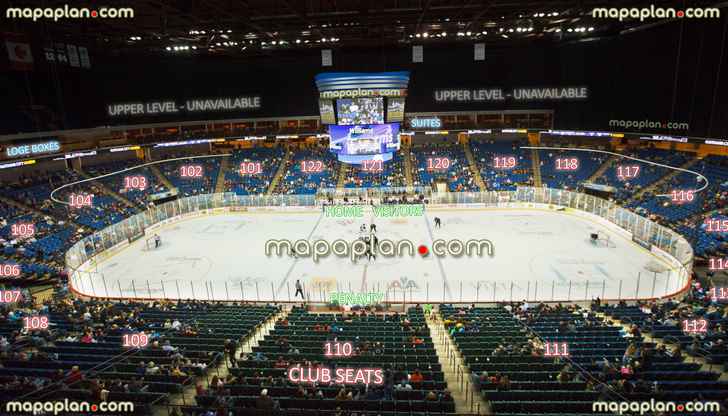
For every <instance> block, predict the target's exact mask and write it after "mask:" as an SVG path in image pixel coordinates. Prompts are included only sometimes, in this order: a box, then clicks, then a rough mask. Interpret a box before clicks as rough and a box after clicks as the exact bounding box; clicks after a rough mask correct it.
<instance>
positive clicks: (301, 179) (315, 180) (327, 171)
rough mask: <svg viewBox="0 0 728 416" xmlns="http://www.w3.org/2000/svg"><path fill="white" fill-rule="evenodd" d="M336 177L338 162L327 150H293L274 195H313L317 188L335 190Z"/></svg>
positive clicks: (314, 148) (313, 148)
mask: <svg viewBox="0 0 728 416" xmlns="http://www.w3.org/2000/svg"><path fill="white" fill-rule="evenodd" d="M304 162H305V163H304ZM318 162H321V163H318ZM319 168H320V169H321V170H320V171H319ZM304 170H305V171H304ZM338 175H339V162H338V161H337V159H336V156H335V155H334V154H333V153H331V152H329V150H328V149H327V148H325V147H310V148H307V149H301V150H295V151H294V153H293V156H292V157H291V158H289V159H288V162H287V164H286V169H285V173H284V174H283V177H281V179H280V182H278V186H277V187H276V190H275V193H277V194H315V193H316V189H318V188H319V187H323V188H335V187H336V182H337V179H338Z"/></svg>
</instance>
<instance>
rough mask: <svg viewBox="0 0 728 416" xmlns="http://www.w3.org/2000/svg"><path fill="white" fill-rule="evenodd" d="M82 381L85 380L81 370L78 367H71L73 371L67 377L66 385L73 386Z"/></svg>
mask: <svg viewBox="0 0 728 416" xmlns="http://www.w3.org/2000/svg"><path fill="white" fill-rule="evenodd" d="M82 380H83V373H81V370H80V369H79V368H78V366H77V365H74V366H73V367H71V371H70V372H69V373H68V375H67V376H66V384H67V385H69V386H71V385H73V384H75V383H77V382H80V381H82Z"/></svg>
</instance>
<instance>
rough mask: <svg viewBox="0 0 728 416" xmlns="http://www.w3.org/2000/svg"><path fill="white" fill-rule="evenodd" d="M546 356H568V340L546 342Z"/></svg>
mask: <svg viewBox="0 0 728 416" xmlns="http://www.w3.org/2000/svg"><path fill="white" fill-rule="evenodd" d="M543 355H544V357H568V356H569V344H567V343H566V342H547V343H545V344H544V353H543Z"/></svg>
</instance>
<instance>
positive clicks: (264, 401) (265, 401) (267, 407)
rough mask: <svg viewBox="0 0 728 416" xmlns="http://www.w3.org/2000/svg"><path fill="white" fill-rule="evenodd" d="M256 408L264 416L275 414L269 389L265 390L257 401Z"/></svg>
mask: <svg viewBox="0 0 728 416" xmlns="http://www.w3.org/2000/svg"><path fill="white" fill-rule="evenodd" d="M255 408H256V409H258V410H259V411H260V412H262V414H264V415H270V414H273V399H271V398H270V397H269V396H268V389H263V390H261V392H260V396H258V398H257V399H255Z"/></svg>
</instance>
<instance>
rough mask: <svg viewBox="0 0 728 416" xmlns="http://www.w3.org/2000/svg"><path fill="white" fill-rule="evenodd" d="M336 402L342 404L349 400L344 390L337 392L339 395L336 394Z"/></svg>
mask: <svg viewBox="0 0 728 416" xmlns="http://www.w3.org/2000/svg"><path fill="white" fill-rule="evenodd" d="M334 400H336V401H337V402H343V401H347V400H349V396H348V395H347V394H346V389H344V388H342V389H340V390H339V393H337V394H336V398H335V399H334Z"/></svg>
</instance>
